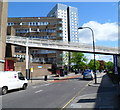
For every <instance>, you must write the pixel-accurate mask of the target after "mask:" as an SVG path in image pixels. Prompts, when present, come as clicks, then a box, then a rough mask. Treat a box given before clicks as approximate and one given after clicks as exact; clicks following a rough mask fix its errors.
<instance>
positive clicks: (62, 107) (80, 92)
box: [60, 82, 90, 110]
mask: <svg viewBox="0 0 120 110" xmlns="http://www.w3.org/2000/svg"><path fill="white" fill-rule="evenodd" d="M89 83H90V82H88V83H87V84H86V85H85V86H84V87H83V88H82V89H81V90H80V91H79V92H78V93H76V94H75V96H74V97H73V98H72V99H71V100H69V102H67V103H66V104H65V105H64V106H63V107H62V108H61V109H60V110H63V109H64V108H66V107H67V106H68V105H69V104H70V103H71V102H72V101H73V100H74V99H75V98H76V97H77V96H78V95H79V94H80V93H81V92H82V91H83V90H84V89H85V88H86V87H87V85H88V84H89Z"/></svg>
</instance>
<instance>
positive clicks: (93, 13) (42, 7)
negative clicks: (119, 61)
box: [8, 2, 118, 46]
mask: <svg viewBox="0 0 120 110" xmlns="http://www.w3.org/2000/svg"><path fill="white" fill-rule="evenodd" d="M56 3H58V2H9V10H8V17H45V16H46V15H47V13H48V12H49V11H50V10H51V9H52V8H53V7H54V6H55V4H56ZM60 3H62V2H60ZM63 4H66V5H69V6H73V7H77V8H78V15H79V26H82V25H83V24H84V23H88V22H89V21H95V22H98V23H101V24H104V23H114V22H118V3H117V2H63ZM96 43H97V45H108V46H117V42H116V41H109V42H108V41H104V40H103V41H101V40H99V41H96Z"/></svg>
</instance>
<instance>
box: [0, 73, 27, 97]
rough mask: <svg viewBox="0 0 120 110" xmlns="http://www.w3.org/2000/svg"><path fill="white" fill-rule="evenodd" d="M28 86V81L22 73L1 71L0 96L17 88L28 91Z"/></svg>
mask: <svg viewBox="0 0 120 110" xmlns="http://www.w3.org/2000/svg"><path fill="white" fill-rule="evenodd" d="M27 85H28V81H27V79H26V78H25V77H24V76H23V74H22V73H21V72H20V71H0V94H2V95H4V94H6V93H7V91H8V90H12V89H17V88H22V89H26V88H27Z"/></svg>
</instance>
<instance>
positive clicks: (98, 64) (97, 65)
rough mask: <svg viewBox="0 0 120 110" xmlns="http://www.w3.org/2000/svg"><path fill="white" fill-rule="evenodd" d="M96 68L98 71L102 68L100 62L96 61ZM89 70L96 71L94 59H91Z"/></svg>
mask: <svg viewBox="0 0 120 110" xmlns="http://www.w3.org/2000/svg"><path fill="white" fill-rule="evenodd" d="M95 67H96V70H97V69H99V67H100V63H99V61H96V60H95ZM88 68H89V69H91V70H94V60H93V59H91V60H90V62H89V63H88Z"/></svg>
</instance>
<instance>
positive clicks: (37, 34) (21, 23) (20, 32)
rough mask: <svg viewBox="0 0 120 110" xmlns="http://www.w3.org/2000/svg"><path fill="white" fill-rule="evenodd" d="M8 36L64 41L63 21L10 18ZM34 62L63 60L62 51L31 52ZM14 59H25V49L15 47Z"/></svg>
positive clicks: (38, 50)
mask: <svg viewBox="0 0 120 110" xmlns="http://www.w3.org/2000/svg"><path fill="white" fill-rule="evenodd" d="M7 34H8V35H15V36H22V37H27V38H33V39H49V40H63V35H62V34H63V33H62V19H61V18H54V17H19V18H8V30H7ZM30 54H31V58H32V62H39V63H47V64H49V63H53V62H59V61H61V60H62V57H61V54H62V52H60V51H50V50H42V49H31V50H30ZM14 57H19V58H20V59H21V60H24V59H25V48H24V47H19V46H16V47H15V53H14Z"/></svg>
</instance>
